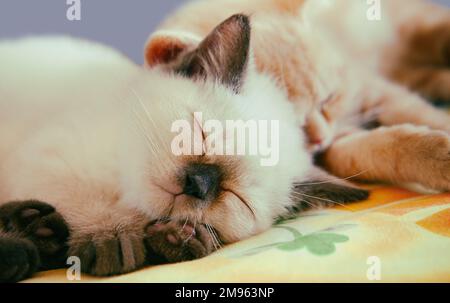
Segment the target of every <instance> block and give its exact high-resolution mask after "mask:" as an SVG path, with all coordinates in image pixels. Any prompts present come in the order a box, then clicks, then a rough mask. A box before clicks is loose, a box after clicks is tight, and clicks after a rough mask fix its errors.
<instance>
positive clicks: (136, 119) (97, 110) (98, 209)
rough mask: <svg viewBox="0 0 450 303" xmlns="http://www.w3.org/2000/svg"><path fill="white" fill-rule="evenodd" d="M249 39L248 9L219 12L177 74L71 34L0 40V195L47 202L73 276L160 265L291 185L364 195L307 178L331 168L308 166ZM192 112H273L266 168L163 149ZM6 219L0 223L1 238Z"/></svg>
mask: <svg viewBox="0 0 450 303" xmlns="http://www.w3.org/2000/svg"><path fill="white" fill-rule="evenodd" d="M250 35H251V31H250V26H249V20H248V18H247V17H246V16H243V15H239V16H235V17H233V18H230V19H229V20H227V22H224V23H223V24H221V25H220V26H219V27H217V28H216V29H215V31H213V32H212V33H211V34H210V35H209V36H208V37H207V38H206V39H205V40H204V42H203V43H202V44H201V45H200V46H199V48H198V50H197V52H196V53H195V54H193V55H192V56H190V57H189V60H184V61H183V65H181V66H178V69H177V71H178V73H177V74H176V73H173V74H169V73H167V72H162V71H161V70H159V68H155V69H152V70H148V71H147V70H145V69H143V68H140V67H138V66H136V65H134V64H133V63H131V62H130V61H129V60H128V59H126V58H124V57H123V56H121V55H120V54H118V53H116V52H115V51H113V50H111V49H109V48H106V47H104V46H100V45H95V44H93V43H88V42H83V41H78V40H70V39H66V38H35V39H24V40H18V41H5V42H2V43H0V66H1V67H2V68H1V69H0V121H1V122H0V140H1V145H0V203H6V202H8V201H24V200H28V199H33V200H40V201H43V202H46V203H49V204H50V205H52V206H53V207H55V208H56V210H57V211H58V212H59V213H60V214H61V215H62V216H63V217H64V219H65V220H66V221H67V224H68V227H69V229H70V237H69V242H68V246H69V249H68V250H69V251H68V255H69V256H78V257H79V258H80V259H81V265H82V270H83V271H84V272H88V273H92V274H96V275H110V274H118V273H123V272H127V271H131V270H134V269H136V268H139V267H141V266H143V265H144V264H145V260H146V258H148V259H150V261H152V260H154V258H156V256H157V255H158V256H162V257H163V258H164V259H165V261H169V262H174V261H182V260H187V259H193V258H198V257H202V256H205V255H207V254H209V253H211V252H212V251H214V250H215V249H217V248H218V245H219V244H220V243H231V242H235V241H238V240H241V239H244V238H247V237H249V236H251V235H254V234H256V233H258V232H261V231H264V230H266V229H267V228H269V227H270V226H271V224H272V222H273V220H274V219H275V218H277V217H278V216H281V215H285V214H287V213H288V212H289V211H290V210H295V209H299V208H301V207H302V201H303V199H300V198H299V197H303V196H302V194H307V195H308V193H310V194H309V195H308V196H311V195H312V194H313V195H314V196H318V198H317V199H316V200H314V199H312V200H311V199H309V198H308V197H307V196H304V197H303V198H304V200H307V203H311V202H320V201H323V200H324V199H325V200H326V201H329V199H330V198H331V199H333V200H336V201H338V202H348V201H354V200H358V199H363V198H365V197H367V192H366V191H364V190H359V189H356V188H354V187H349V186H348V185H346V184H345V183H344V182H342V181H335V182H334V184H333V183H323V182H318V183H317V182H316V183H315V182H314V181H324V180H325V179H329V177H328V176H326V175H324V174H323V173H320V172H319V171H317V170H316V169H314V168H313V167H312V165H311V159H310V155H309V154H308V153H307V151H306V149H305V148H304V143H303V134H302V131H301V129H299V127H298V125H299V122H298V121H297V120H298V119H297V117H296V116H295V115H294V110H293V105H292V104H290V103H289V102H288V101H287V97H286V95H285V94H284V92H283V91H282V90H280V89H279V88H278V87H277V86H276V85H275V82H274V81H273V79H271V78H270V76H267V75H264V74H259V73H256V72H255V71H254V67H253V63H252V56H251V53H250V49H249V43H250ZM194 112H202V113H203V116H204V118H205V119H217V120H219V121H225V120H228V119H232V120H244V121H247V120H277V121H279V124H280V130H281V132H280V134H279V135H280V137H279V144H280V146H279V153H280V155H279V162H278V164H277V165H275V166H261V165H260V160H261V156H227V157H224V156H211V155H200V156H175V155H174V153H173V152H172V150H171V142H172V140H173V138H174V136H175V134H174V133H173V132H172V131H171V126H172V123H173V122H174V121H177V120H186V121H189V123H192V124H193V123H194V121H193V113H194ZM200 138H201V136H200ZM200 143H202V142H200ZM230 143H234V142H233V141H232V139H227V141H226V144H230ZM310 181H313V182H312V184H310V183H311V182H310ZM314 184H320V186H319V187H317V186H316V185H314ZM330 186H331V187H330ZM327 188H328V191H327ZM292 191H295V192H296V194H293V195H291V194H292ZM311 193H312V194H311ZM308 200H310V201H308ZM14 203H16V204H14ZM5 205H6V206H7V207H8V209H11V208H12V209H14V207H16V206H17V207H19V210H20V211H21V210H23V207H25V208H26V209H25V213H24V215H26V216H28V215H29V214H36V212H39V211H40V209H49V207H48V206H47V205H45V204H42V203H40V202H36V201H31V202H13V203H12V204H9V203H8V204H4V206H5ZM33 205H34V206H33ZM6 206H5V207H6ZM30 208H31V209H30ZM4 209H5V208H2V207H0V215H2V216H4V217H5V220H6V221H7V220H10V218H8V217H9V215H7V214H6V213H1V212H2V211H3V212H5V210H4ZM50 209H52V208H50ZM42 220H44V221H45V220H46V219H45V218H43V219H42ZM41 223H46V222H41ZM149 223H150V224H149ZM9 226H10V224H9V223H2V222H0V238H1V237H2V236H1V235H2V234H1V232H2V228H3V229H6V234H8V232H9V230H8V229H9V228H10V227H9ZM14 226H15V225H14ZM18 232H19V233H20V232H21V231H20V230H19V231H18ZM46 232H48V231H46ZM44 234H45V233H44ZM0 240H2V241H9V238H8V239H3V238H2V239H0ZM218 242H220V243H218ZM20 243H22V244H23V245H25V244H26V243H28V244H29V242H27V241H25V242H24V241H22V242H20ZM11 247H15V249H18V250H20V249H22V247H21V246H17V245H16V246H11ZM23 249H28V250H29V249H30V248H29V247H28V248H27V247H23ZM28 250H27V251H28ZM3 253H9V250H8V251H6V252H5V251H3V250H0V254H3ZM19 253H20V251H19V252H17V255H18V254H19ZM0 259H1V260H5V258H0ZM1 260H0V267H1V266H3V265H5V264H2V263H1V262H2V261H1ZM5 266H8V264H6V265H5ZM2 268H3V267H2ZM16 278H17V276H16ZM17 279H18V278H17Z"/></svg>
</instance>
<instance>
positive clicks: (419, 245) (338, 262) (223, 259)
mask: <svg viewBox="0 0 450 303" xmlns="http://www.w3.org/2000/svg"><path fill="white" fill-rule="evenodd" d="M377 281H380V282H418V281H423V282H450V194H430V195H421V194H418V193H415V192H412V191H408V190H405V189H400V188H394V187H378V186H377V187H374V188H373V192H372V194H371V197H370V198H369V200H367V201H364V202H360V203H355V204H350V205H346V206H337V207H334V208H330V209H322V210H312V211H308V212H304V213H302V214H300V215H299V216H298V217H297V218H295V219H291V220H285V221H281V222H278V223H277V224H276V225H274V226H273V228H272V229H270V230H268V231H267V232H265V233H263V234H260V235H258V236H255V237H253V238H250V239H248V240H245V241H242V242H239V243H236V244H233V245H229V246H227V247H225V248H223V249H221V250H219V251H218V252H216V253H214V254H212V255H210V256H208V257H206V258H203V259H200V260H195V261H192V262H185V263H179V264H170V265H161V266H153V267H147V268H145V269H142V270H140V271H137V272H133V273H130V274H126V275H122V276H115V277H108V278H97V277H90V276H87V275H82V276H81V282H377ZM27 282H69V281H68V279H67V278H66V271H65V270H56V271H49V272H44V273H40V274H38V275H37V276H35V277H34V278H32V279H29V280H28V281H27Z"/></svg>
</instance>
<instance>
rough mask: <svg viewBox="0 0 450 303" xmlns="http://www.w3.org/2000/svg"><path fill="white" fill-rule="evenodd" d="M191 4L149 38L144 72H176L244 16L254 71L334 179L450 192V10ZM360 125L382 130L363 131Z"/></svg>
mask: <svg viewBox="0 0 450 303" xmlns="http://www.w3.org/2000/svg"><path fill="white" fill-rule="evenodd" d="M372 6H373V4H372V5H370V4H367V3H366V1H358V0H349V1H336V0H248V1H238V0H213V1H211V0H208V1H205V0H198V1H192V2H191V3H189V4H188V5H186V6H185V7H182V8H181V9H180V10H179V11H178V12H176V13H175V14H173V15H172V16H170V17H169V18H168V19H167V20H166V21H165V22H164V23H163V24H162V25H161V26H160V29H159V30H158V31H157V32H155V33H153V34H152V35H151V36H150V39H149V41H148V43H147V46H146V51H145V56H146V62H147V64H148V65H149V66H155V65H156V66H157V65H162V66H165V67H166V69H169V70H171V69H176V68H177V66H178V65H180V64H183V63H182V62H183V60H185V59H184V58H185V56H187V55H189V54H190V53H191V52H195V49H196V47H197V45H198V44H199V43H200V41H201V40H202V39H203V37H205V36H206V35H207V34H208V33H209V32H210V31H211V30H212V29H213V28H214V27H215V26H216V25H217V24H218V23H220V22H221V21H222V20H224V19H226V18H228V16H230V15H232V14H236V13H246V14H250V15H251V20H252V24H251V26H252V40H251V50H252V52H253V54H254V58H255V63H256V67H257V70H258V72H259V73H260V74H269V75H271V76H272V77H274V78H275V79H277V82H278V85H279V87H280V88H281V89H282V90H284V91H285V92H286V93H287V95H288V97H289V100H290V101H291V102H292V103H293V104H294V106H295V108H296V115H297V117H298V119H299V123H300V124H299V125H301V126H304V127H305V129H306V131H307V133H308V135H309V140H310V144H311V148H312V149H313V150H324V151H325V152H324V154H323V157H322V159H321V160H322V162H323V165H325V166H326V167H327V168H328V169H329V170H330V171H331V172H333V173H334V174H336V175H338V176H341V177H348V176H351V175H357V176H358V179H360V180H369V181H390V182H394V183H410V182H413V183H420V184H422V185H424V186H426V187H429V188H432V189H437V190H450V155H449V152H450V137H449V133H450V117H449V116H448V115H447V114H446V113H444V112H442V111H439V110H437V109H435V108H433V107H432V106H431V105H429V104H428V103H427V102H426V101H425V100H424V99H422V98H421V97H419V96H418V95H417V94H415V93H413V92H411V91H410V90H408V89H407V88H405V87H403V86H401V85H399V83H400V84H404V85H407V86H409V87H410V88H412V89H414V90H416V91H417V92H418V93H421V94H422V95H424V96H426V97H430V98H434V99H441V100H444V101H447V102H448V101H450V68H449V62H450V53H449V52H448V50H449V49H450V36H449V33H450V23H449V22H450V12H449V10H448V9H446V8H443V7H439V6H436V5H434V4H431V3H429V2H427V1H422V0H413V1H411V0H396V1H387V0H385V1H383V0H381V19H380V20H370V18H369V17H368V12H369V10H370V9H373V7H372ZM367 122H376V123H378V124H381V125H382V127H380V128H377V129H375V130H372V131H370V130H363V129H362V127H363V125H364V124H367Z"/></svg>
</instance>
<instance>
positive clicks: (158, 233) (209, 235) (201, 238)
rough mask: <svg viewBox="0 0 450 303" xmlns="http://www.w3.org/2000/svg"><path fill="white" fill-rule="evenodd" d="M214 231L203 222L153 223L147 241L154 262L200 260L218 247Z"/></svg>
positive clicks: (147, 231) (149, 254)
mask: <svg viewBox="0 0 450 303" xmlns="http://www.w3.org/2000/svg"><path fill="white" fill-rule="evenodd" d="M213 233H214V231H212V230H211V231H208V229H207V228H206V227H205V226H204V225H202V224H197V225H195V226H194V225H192V224H190V223H187V222H181V221H169V222H156V223H151V224H150V225H149V226H148V227H147V228H146V239H145V244H146V246H147V250H148V258H149V262H151V263H174V262H182V261H188V260H194V259H199V258H202V257H205V256H207V255H209V254H211V253H212V252H213V251H214V250H215V249H217V248H218V246H219V245H220V243H216V241H217V242H218V241H220V240H219V239H217V236H215V235H213Z"/></svg>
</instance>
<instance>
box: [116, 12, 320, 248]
mask: <svg viewBox="0 0 450 303" xmlns="http://www.w3.org/2000/svg"><path fill="white" fill-rule="evenodd" d="M250 36H251V30H250V23H249V19H248V17H246V16H244V15H235V16H232V17H231V18H229V19H227V20H226V21H224V22H223V23H222V24H220V25H219V26H218V27H216V28H215V29H214V30H213V31H212V32H211V33H210V34H209V35H208V36H207V37H206V38H205V39H203V40H201V41H199V42H198V43H197V44H196V45H195V46H194V45H192V46H190V47H189V48H185V47H183V44H180V45H179V46H180V47H179V48H178V47H174V48H173V47H170V48H166V47H165V46H167V43H178V42H176V41H175V42H174V41H165V40H164V38H163V37H161V40H160V41H159V42H158V41H157V43H155V44H153V46H152V48H153V49H152V51H151V54H150V58H151V60H154V63H155V64H156V65H157V66H156V67H153V68H151V69H150V70H149V71H146V72H143V75H142V77H140V78H141V79H140V80H138V81H136V82H134V83H132V84H131V85H130V94H129V96H128V100H127V101H128V102H129V104H133V106H131V108H130V109H131V110H129V111H124V114H123V115H124V117H128V118H127V119H126V121H129V123H130V127H131V128H133V129H134V130H135V131H134V132H129V131H128V132H127V134H126V136H124V137H126V138H127V139H126V141H125V142H124V144H123V146H124V149H123V156H122V158H121V159H122V160H123V163H122V172H123V178H122V186H123V188H122V192H123V193H124V196H123V197H122V199H123V201H124V202H125V203H127V204H128V205H135V206H136V207H137V208H139V209H141V210H143V211H145V212H146V213H148V214H149V215H150V216H151V217H152V218H154V219H159V218H164V217H169V218H171V219H176V220H189V221H190V222H193V223H194V224H195V223H197V224H209V225H210V226H212V227H213V228H214V229H215V230H216V231H217V233H218V235H219V236H220V238H221V240H222V241H224V242H234V241H237V240H240V239H243V238H246V237H248V236H250V235H253V234H255V233H257V232H260V231H262V230H264V229H266V228H268V227H269V226H270V225H271V224H272V222H273V219H274V218H276V217H277V216H279V215H281V214H283V213H284V212H285V211H286V208H287V207H289V206H290V204H291V199H290V194H291V190H292V184H293V183H294V182H295V181H296V180H301V179H302V178H303V177H304V176H305V175H306V173H307V171H308V170H309V169H310V167H311V164H310V158H309V155H308V153H307V152H306V150H305V148H304V144H303V136H302V131H301V129H300V128H299V126H298V123H297V120H296V117H295V116H294V110H293V108H292V105H291V104H290V103H289V102H288V101H287V97H286V95H285V94H284V93H283V91H282V90H280V89H279V88H277V87H276V86H275V84H274V83H275V81H272V80H271V79H270V78H268V77H266V76H261V75H259V74H257V73H255V72H254V71H253V65H252V54H251V49H250ZM168 50H169V51H168ZM163 63H167V64H163ZM156 113H157V114H156ZM196 113H201V118H199V115H198V114H196ZM200 119H201V120H202V121H199V120H200ZM212 120H214V121H218V122H220V123H221V125H226V123H227V121H234V122H236V121H241V122H244V123H246V122H249V121H250V124H253V125H255V123H256V125H259V127H260V128H259V129H258V133H254V134H253V135H255V134H256V135H257V138H251V135H250V131H249V130H248V129H247V130H246V131H247V136H246V137H245V139H244V140H243V141H244V142H245V143H246V146H247V150H246V152H245V154H244V155H242V154H237V155H236V154H233V155H220V152H217V153H216V154H215V153H214V152H212V150H214V149H216V148H219V147H218V146H216V145H211V144H208V142H209V141H208V139H209V138H210V136H209V135H210V134H211V133H212V131H216V129H214V130H211V129H207V126H206V124H205V123H204V122H205V121H212ZM261 121H262V122H263V123H262V124H259V122H261ZM174 123H175V124H174ZM272 123H277V124H278V128H274V129H270V130H269V131H268V132H265V131H266V130H267V128H266V127H268V126H270V125H272ZM250 124H248V125H250ZM177 125H178V126H179V125H186V126H187V125H189V126H191V130H192V131H187V132H180V129H179V128H178V126H177ZM273 131H275V132H276V133H271V132H273ZM216 135H218V136H219V137H220V138H221V139H223V142H224V145H225V147H226V148H227V147H229V146H233V145H235V144H239V142H238V141H239V140H238V139H236V138H237V137H236V136H235V137H233V136H230V135H229V134H228V133H227V132H220V131H219V132H216ZM183 136H185V137H188V138H190V139H188V141H190V142H191V143H192V144H193V145H195V146H200V154H182V155H180V154H178V153H177V152H176V151H174V147H175V148H176V147H179V144H174V142H178V141H176V140H177V137H178V139H179V138H180V137H183ZM254 139H256V141H254ZM174 140H175V141H174ZM267 140H268V141H269V142H267ZM270 141H272V142H270ZM185 142H186V141H185ZM241 143H242V141H241ZM255 143H256V144H257V146H256V145H255ZM264 143H270V145H271V146H272V147H273V148H275V149H276V150H272V151H273V152H276V153H278V155H277V157H276V161H275V162H273V163H271V165H262V163H263V162H262V160H264V159H267V157H268V155H267V151H264V150H261V147H262V146H264V145H267V144H264ZM252 144H253V145H252ZM252 148H256V149H257V153H250V149H252ZM129 150H133V151H136V152H134V153H133V157H132V158H131V157H130V153H129V152H128V151H129ZM234 150H235V151H236V149H234ZM218 154H219V155H218Z"/></svg>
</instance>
